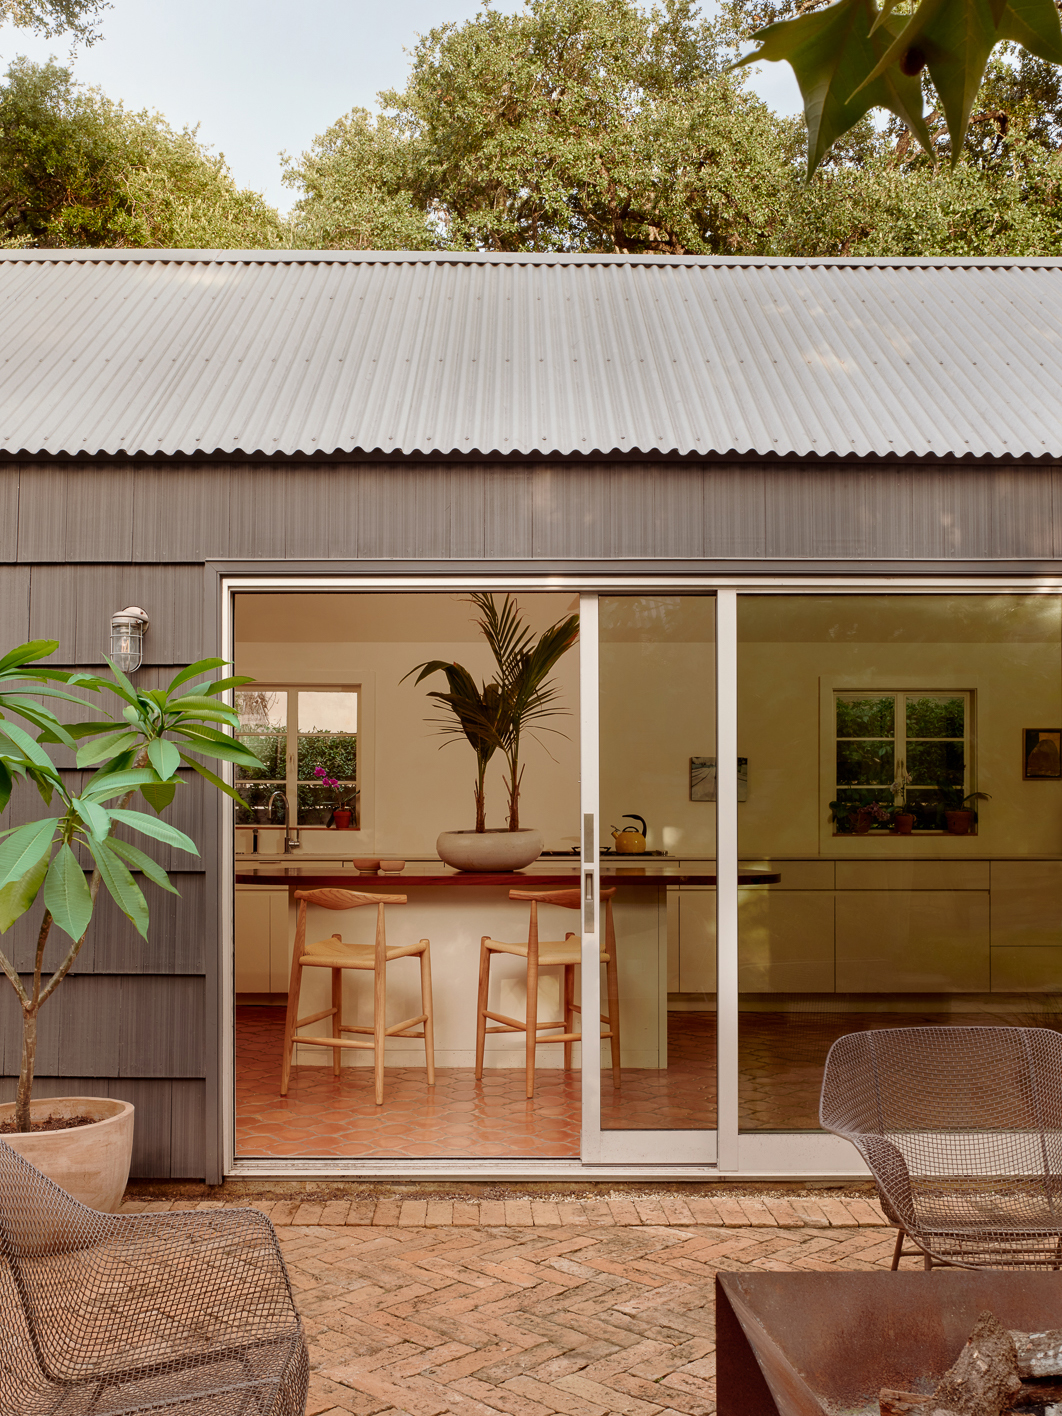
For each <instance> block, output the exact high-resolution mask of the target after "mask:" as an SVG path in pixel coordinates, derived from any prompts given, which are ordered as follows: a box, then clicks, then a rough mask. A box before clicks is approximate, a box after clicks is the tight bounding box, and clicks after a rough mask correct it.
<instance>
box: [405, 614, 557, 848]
mask: <svg viewBox="0 0 1062 1416" xmlns="http://www.w3.org/2000/svg"><path fill="white" fill-rule="evenodd" d="M469 602H470V603H471V604H472V605H474V606H475V608H476V609H477V610H479V612H480V618H479V619H477V620H476V623H477V625H478V626H479V629H480V632H481V633H482V635H483V637H484V639H485V640H486V641H487V644H488V645H489V647H490V650H491V653H492V655H493V657H494V664H495V676H494V678H493V679H491V680H490V681H489V682H486V683H483V684H482V685H480V684H477V683H476V681H475V679H474V678H473V676H472V675H471V674H470V673H469V671H468V670H467V669H466V668H464V667H463V665H461V664H456V663H447V662H446V661H445V660H443V659H430V660H428V661H427V662H426V663H423V664H417V665H415V666H414V668H412V669H410V671H409V673H408V674H405V675H404V676H403V680H402V681H403V682H404V681H405V679H407V678H409V676H410V674H414V673H416V674H417V678H416V682H417V683H420V682H421V681H422V680H423V679H425V678H427V677H428V676H429V675H430V674H434V673H441V674H444V675H445V677H446V681H447V685H448V687H449V692H447V693H443V692H442V691H441V690H432V691H431V692H429V694H428V697H429V698H432V699H434V700H435V702H436V703H438V704H439V705H440V706H441V707H442V708H443V709H444V710H445V713H444V716H443V717H442V718H441V719H433V720H432V721H435V722H438V723H440V724H441V726H440V729H439V730H440V732H441V733H443V735H444V736H446V737H447V738H449V739H450V740H451V741H454V740H458V741H459V740H461V739H462V738H463V739H464V740H465V741H466V742H468V744H469V746H470V747H471V748H472V749H473V751H474V752H475V754H476V780H475V785H474V787H473V799H474V802H475V808H476V824H475V828H474V830H471V831H468V830H465V831H443V832H442V833H441V834H440V836H439V838H438V840H437V841H436V845H435V848H436V850H437V851H438V853H439V858H440V860H443V861H445V862H446V864H447V865H452V866H454V867H455V868H456V869H458V870H487V871H490V870H499V871H501V870H506V871H507V870H520V869H522V867H523V866H525V865H530V864H531V862H532V861H533V860H537V858H538V856H539V855H540V854H541V853H542V844H543V842H542V836H541V833H540V832H538V831H536V830H532V829H529V828H527V827H521V825H520V786H521V782H522V780H523V766H522V764H521V761H520V758H521V753H522V750H523V741H524V737H525V736H526V735H527V734H528V733H529V732H531V731H532V730H533V729H534V728H535V727H537V726H538V725H539V724H540V723H541V722H542V720H543V719H544V718H548V717H553V716H555V715H556V714H558V713H563V712H565V711H566V710H565V709H563V708H560V707H559V706H558V704H557V699H558V697H559V694H560V690H559V689H558V688H557V686H556V685H555V684H554V683H553V682H552V681H551V680H550V678H549V675H550V674H551V673H552V671H553V669H554V668H555V666H556V664H557V662H558V661H559V660H560V658H561V657H562V655H564V654H566V653H567V651H568V650H569V649H570V648H571V647H572V645H573V644H574V643H575V641H576V638H577V637H578V633H579V616H578V615H569V616H568V617H567V618H566V619H563V620H558V621H557V622H556V623H555V624H552V625H550V627H549V628H548V629H547V630H545V631H544V632H543V633H542V634H541V635H539V637H538V638H537V639H536V638H535V636H534V633H533V631H532V630H531V629H530V627H529V626H528V625H527V624H526V622H525V621H524V620H523V618H522V616H521V614H520V607H519V605H518V603H517V602H516V600H515V599H514V598H513V597H512V596H511V595H506V596H505V598H504V600H503V601H502V603H501V605H500V606H499V605H497V604H496V603H495V598H494V596H493V595H491V594H487V593H482V592H481V593H476V594H473V595H472V596H470V597H469ZM418 670H419V673H418ZM547 731H552V730H551V729H547ZM496 752H500V753H501V754H502V756H503V757H504V758H505V763H506V772H507V775H506V780H505V786H506V792H507V795H508V798H509V819H508V824H507V825H506V826H505V827H504V828H501V829H497V828H495V829H488V827H487V819H486V789H485V782H486V772H487V766H488V764H489V763H490V760H491V758H492V757H493V756H494V754H495V753H496Z"/></svg>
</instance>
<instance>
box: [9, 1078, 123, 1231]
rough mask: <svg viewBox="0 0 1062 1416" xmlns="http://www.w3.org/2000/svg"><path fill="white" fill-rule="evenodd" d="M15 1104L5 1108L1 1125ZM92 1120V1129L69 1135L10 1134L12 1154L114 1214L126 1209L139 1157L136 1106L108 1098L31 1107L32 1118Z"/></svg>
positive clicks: (48, 1100) (52, 1100)
mask: <svg viewBox="0 0 1062 1416" xmlns="http://www.w3.org/2000/svg"><path fill="white" fill-rule="evenodd" d="M14 1114H15V1103H14V1102H13V1101H9V1102H7V1103H6V1104H4V1105H0V1121H9V1120H11V1118H12V1117H13V1116H14ZM46 1116H91V1117H92V1124H91V1125H89V1126H73V1127H71V1129H70V1130H68V1131H21V1132H15V1133H14V1134H9V1133H5V1134H4V1137H3V1139H4V1140H5V1141H6V1142H7V1143H8V1145H9V1146H10V1147H11V1149H12V1150H16V1151H18V1153H19V1155H21V1156H25V1158H26V1159H27V1160H28V1161H29V1163H30V1164H31V1165H35V1166H36V1167H37V1169H38V1170H39V1171H41V1172H42V1174H44V1175H47V1177H48V1179H49V1180H54V1181H55V1183H56V1184H57V1185H59V1186H60V1187H61V1188H62V1189H64V1190H65V1191H66V1192H67V1194H68V1195H73V1197H74V1199H75V1200H80V1201H81V1203H82V1204H83V1205H88V1207H89V1209H94V1210H102V1211H103V1212H104V1213H106V1214H113V1213H115V1211H116V1210H117V1209H118V1206H119V1205H120V1204H121V1203H122V1196H123V1195H124V1194H125V1187H126V1183H127V1181H128V1180H129V1164H130V1161H131V1160H132V1156H133V1106H132V1103H131V1102H128V1101H117V1100H115V1099H114V1098H113V1097H106V1096H43V1097H38V1098H37V1099H36V1100H35V1101H31V1102H30V1118H31V1119H32V1120H33V1121H40V1120H43V1119H44V1118H45V1117H46Z"/></svg>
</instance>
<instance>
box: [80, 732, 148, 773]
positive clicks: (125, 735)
mask: <svg viewBox="0 0 1062 1416" xmlns="http://www.w3.org/2000/svg"><path fill="white" fill-rule="evenodd" d="M139 741H140V737H139V735H138V734H137V733H131V732H128V731H127V730H126V729H125V728H120V729H119V730H118V731H117V732H116V733H108V734H107V736H106V737H101V738H97V739H96V741H95V742H90V743H86V744H85V746H84V747H79V748H78V751H77V765H78V766H79V767H95V765H96V763H97V762H105V761H106V760H107V759H108V758H110V757H117V756H118V754H119V753H122V752H128V751H129V750H130V749H131V748H134V747H136V745H137V743H138V742H139Z"/></svg>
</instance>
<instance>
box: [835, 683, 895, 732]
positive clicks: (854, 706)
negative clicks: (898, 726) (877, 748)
mask: <svg viewBox="0 0 1062 1416" xmlns="http://www.w3.org/2000/svg"><path fill="white" fill-rule="evenodd" d="M895 716H896V700H895V698H894V697H893V695H892V694H891V693H890V694H889V696H888V697H887V698H838V700H837V736H838V737H839V738H849V737H856V738H859V737H863V738H876V737H892V735H893V722H894V720H895Z"/></svg>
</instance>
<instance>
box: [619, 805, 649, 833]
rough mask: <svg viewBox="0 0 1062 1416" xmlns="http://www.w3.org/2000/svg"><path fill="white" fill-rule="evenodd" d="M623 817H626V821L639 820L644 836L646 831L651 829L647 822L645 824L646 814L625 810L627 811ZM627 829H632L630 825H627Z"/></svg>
mask: <svg viewBox="0 0 1062 1416" xmlns="http://www.w3.org/2000/svg"><path fill="white" fill-rule="evenodd" d="M623 819H624V821H637V822H638V823H639V825H640V826H641V828H642V835H643V836H644V835H645V833H646V831H647V830H648V829H649V828H648V827H647V826H646V824H645V817H644V816H635V815H633V813H631V812H629V811H625V812H624V813H623ZM627 830H628V831H629V830H630V827H629V826H628V827H627Z"/></svg>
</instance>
